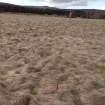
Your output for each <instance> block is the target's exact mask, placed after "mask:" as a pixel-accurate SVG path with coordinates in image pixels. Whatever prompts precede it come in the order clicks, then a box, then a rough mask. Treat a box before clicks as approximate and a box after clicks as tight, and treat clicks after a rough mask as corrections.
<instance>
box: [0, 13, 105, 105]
mask: <svg viewBox="0 0 105 105" xmlns="http://www.w3.org/2000/svg"><path fill="white" fill-rule="evenodd" d="M0 105H105V20H88V19H69V18H64V17H54V16H43V15H31V14H11V13H5V14H4V13H1V14H0Z"/></svg>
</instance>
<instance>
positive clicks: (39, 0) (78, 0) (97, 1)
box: [0, 0, 105, 10]
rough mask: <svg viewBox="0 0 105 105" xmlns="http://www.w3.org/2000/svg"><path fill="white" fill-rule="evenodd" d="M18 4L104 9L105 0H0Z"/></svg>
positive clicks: (0, 0)
mask: <svg viewBox="0 0 105 105" xmlns="http://www.w3.org/2000/svg"><path fill="white" fill-rule="evenodd" d="M0 2H7V3H13V4H18V5H32V6H53V7H58V8H65V9H68V8H79V9H83V8H87V9H104V10H105V0H0Z"/></svg>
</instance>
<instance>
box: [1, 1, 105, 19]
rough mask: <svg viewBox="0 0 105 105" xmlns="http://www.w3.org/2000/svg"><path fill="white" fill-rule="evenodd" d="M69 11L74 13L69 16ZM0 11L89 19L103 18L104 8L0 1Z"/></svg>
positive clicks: (104, 14) (104, 17) (104, 15)
mask: <svg viewBox="0 0 105 105" xmlns="http://www.w3.org/2000/svg"><path fill="white" fill-rule="evenodd" d="M70 11H72V12H73V13H74V14H73V15H72V16H70ZM0 12H16V13H19V12H20V13H34V14H48V15H58V16H66V17H81V18H91V19H105V10H95V9H59V8H54V7H47V6H20V5H13V4H8V3H0Z"/></svg>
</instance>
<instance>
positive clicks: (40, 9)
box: [0, 3, 68, 15]
mask: <svg viewBox="0 0 105 105" xmlns="http://www.w3.org/2000/svg"><path fill="white" fill-rule="evenodd" d="M0 12H23V13H38V14H49V15H52V14H56V15H67V14H68V10H63V9H58V8H53V7H47V6H19V5H14V4H8V3H0Z"/></svg>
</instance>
